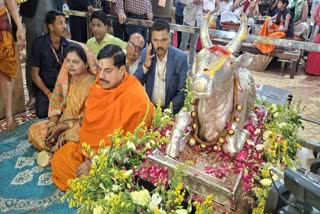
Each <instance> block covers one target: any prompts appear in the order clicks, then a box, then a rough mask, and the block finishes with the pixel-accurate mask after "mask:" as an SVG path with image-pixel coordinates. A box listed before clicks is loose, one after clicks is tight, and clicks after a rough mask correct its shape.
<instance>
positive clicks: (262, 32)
mask: <svg viewBox="0 0 320 214" xmlns="http://www.w3.org/2000/svg"><path fill="white" fill-rule="evenodd" d="M269 21H270V19H267V20H266V21H265V22H264V23H263V25H262V27H261V29H260V32H259V36H267V37H271V38H284V37H286V33H285V32H272V33H270V32H269V30H268V24H269ZM271 29H273V30H278V29H279V26H278V25H276V24H274V23H272V25H271ZM254 45H255V46H256V47H257V48H258V49H259V50H260V51H261V52H262V53H264V54H269V53H271V52H272V51H273V50H274V49H275V48H276V46H275V45H269V44H262V43H255V44H254Z"/></svg>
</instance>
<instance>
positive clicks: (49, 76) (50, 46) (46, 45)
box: [31, 10, 69, 118]
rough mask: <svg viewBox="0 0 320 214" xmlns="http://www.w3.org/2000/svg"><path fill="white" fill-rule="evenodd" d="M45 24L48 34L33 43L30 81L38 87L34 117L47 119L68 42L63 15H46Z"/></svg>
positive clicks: (52, 12) (50, 13) (55, 12)
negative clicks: (52, 93)
mask: <svg viewBox="0 0 320 214" xmlns="http://www.w3.org/2000/svg"><path fill="white" fill-rule="evenodd" d="M45 23H46V25H47V28H48V30H49V33H47V34H44V35H42V36H39V37H38V38H36V39H35V40H34V42H33V46H32V51H31V56H32V69H31V75H32V80H33V82H34V83H35V84H36V86H37V87H38V90H37V92H36V115H37V117H39V118H45V117H48V106H49V98H50V95H51V92H52V91H53V89H54V86H55V83H56V81H57V77H58V74H59V71H60V68H61V65H62V62H63V56H64V53H65V50H66V49H67V47H68V45H69V42H68V41H67V40H66V39H65V38H64V35H65V34H66V31H67V26H66V20H65V17H64V14H63V13H61V12H60V11H57V10H52V11H49V12H48V13H47V16H46V18H45Z"/></svg>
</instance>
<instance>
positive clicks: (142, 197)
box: [130, 189, 151, 206]
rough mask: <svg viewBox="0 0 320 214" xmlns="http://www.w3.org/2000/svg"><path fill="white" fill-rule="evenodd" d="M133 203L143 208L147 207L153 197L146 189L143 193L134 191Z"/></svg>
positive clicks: (132, 194) (132, 195)
mask: <svg viewBox="0 0 320 214" xmlns="http://www.w3.org/2000/svg"><path fill="white" fill-rule="evenodd" d="M130 195H131V198H132V202H133V203H135V204H138V205H141V206H146V205H147V204H148V203H149V202H150V201H151V197H150V194H149V191H148V190H146V189H144V190H141V191H134V192H132V193H130Z"/></svg>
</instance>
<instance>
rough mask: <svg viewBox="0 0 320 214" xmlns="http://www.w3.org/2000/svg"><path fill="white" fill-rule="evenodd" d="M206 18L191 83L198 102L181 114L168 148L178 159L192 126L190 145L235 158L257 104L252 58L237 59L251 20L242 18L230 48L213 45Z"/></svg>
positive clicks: (206, 18) (202, 27) (244, 140)
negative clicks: (186, 131) (221, 150)
mask: <svg viewBox="0 0 320 214" xmlns="http://www.w3.org/2000/svg"><path fill="white" fill-rule="evenodd" d="M209 18H210V15H207V17H205V18H204V21H203V24H202V26H201V30H200V38H201V42H202V45H203V49H202V50H201V51H200V52H199V54H198V55H197V57H196V61H195V63H194V66H193V70H192V73H191V74H190V76H191V81H190V90H191V92H192V95H193V98H194V100H193V101H192V103H191V104H192V105H193V108H192V109H191V112H180V113H179V114H178V116H177V120H176V124H175V126H174V129H173V131H172V134H171V138H170V141H169V143H168V145H167V148H166V154H167V155H169V156H171V157H176V156H177V155H178V154H179V146H180V141H181V138H182V134H183V131H184V130H185V128H186V127H187V126H190V125H191V123H192V129H193V132H192V136H191V137H190V138H189V144H190V145H191V146H194V145H195V144H199V145H200V147H201V148H207V147H212V149H213V150H215V151H217V150H220V149H223V151H224V152H226V153H229V154H230V155H231V156H234V155H235V153H237V152H238V151H240V150H241V149H242V147H243V145H244V143H245V142H246V140H247V137H248V134H249V133H248V131H246V130H245V129H243V127H244V125H245V121H246V119H247V118H248V116H249V114H250V112H251V110H252V109H253V106H254V101H255V95H256V94H255V85H254V80H253V78H252V75H251V74H250V72H249V71H248V70H247V69H246V68H245V67H246V66H248V65H249V64H250V63H251V60H252V58H251V57H250V56H249V55H246V54H243V55H241V56H239V57H238V58H235V57H234V56H233V55H232V54H233V53H236V52H237V51H238V49H239V48H240V47H241V44H242V42H243V41H244V39H245V38H246V36H247V20H246V17H245V15H243V16H242V18H241V25H240V28H239V30H238V32H237V34H236V37H235V38H234V39H233V40H232V41H231V42H230V43H229V44H228V45H227V46H225V47H224V46H220V45H212V43H211V40H210V38H209V33H208V20H209Z"/></svg>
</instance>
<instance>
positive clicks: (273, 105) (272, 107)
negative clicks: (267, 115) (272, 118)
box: [269, 104, 278, 113]
mask: <svg viewBox="0 0 320 214" xmlns="http://www.w3.org/2000/svg"><path fill="white" fill-rule="evenodd" d="M269 109H270V111H271V113H275V112H276V111H277V110H278V109H277V105H276V104H272V105H271V106H270V108H269Z"/></svg>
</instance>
